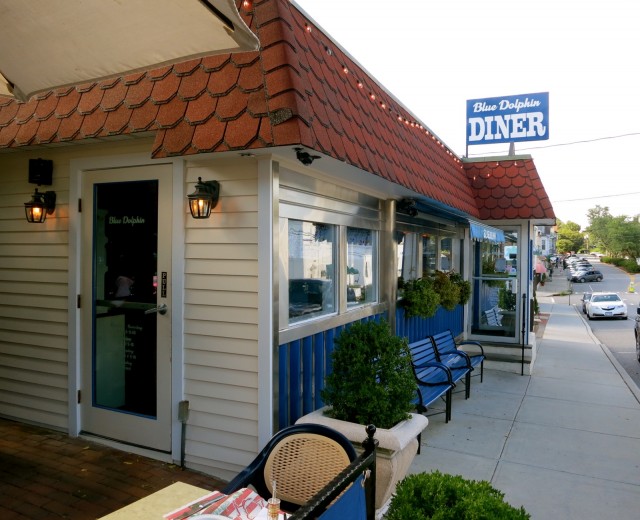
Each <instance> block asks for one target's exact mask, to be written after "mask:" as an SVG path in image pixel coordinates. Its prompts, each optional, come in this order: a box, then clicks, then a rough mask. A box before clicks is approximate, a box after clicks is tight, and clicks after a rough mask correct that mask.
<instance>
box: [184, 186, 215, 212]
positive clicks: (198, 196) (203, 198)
mask: <svg viewBox="0 0 640 520" xmlns="http://www.w3.org/2000/svg"><path fill="white" fill-rule="evenodd" d="M219 195H220V183H219V182H218V181H203V180H202V177H198V182H197V184H196V191H194V192H193V193H191V194H190V195H187V199H189V209H190V210H191V216H192V217H193V218H209V215H211V210H212V209H213V208H215V207H216V204H218V197H219Z"/></svg>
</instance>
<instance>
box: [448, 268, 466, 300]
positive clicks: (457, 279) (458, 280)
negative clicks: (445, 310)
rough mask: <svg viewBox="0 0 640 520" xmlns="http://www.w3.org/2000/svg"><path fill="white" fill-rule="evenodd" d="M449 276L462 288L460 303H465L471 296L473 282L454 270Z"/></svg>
mask: <svg viewBox="0 0 640 520" xmlns="http://www.w3.org/2000/svg"><path fill="white" fill-rule="evenodd" d="M449 278H450V279H451V281H452V282H453V283H455V284H456V285H457V286H458V288H459V289H460V300H459V301H458V303H459V304H460V305H464V304H465V303H467V302H468V301H469V298H471V282H470V281H469V280H465V279H463V278H462V275H461V274H459V273H454V272H451V273H450V274H449Z"/></svg>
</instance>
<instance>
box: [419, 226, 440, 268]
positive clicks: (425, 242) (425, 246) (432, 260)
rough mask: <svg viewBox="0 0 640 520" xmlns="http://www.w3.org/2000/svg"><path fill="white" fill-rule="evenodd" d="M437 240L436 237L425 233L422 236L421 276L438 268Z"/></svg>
mask: <svg viewBox="0 0 640 520" xmlns="http://www.w3.org/2000/svg"><path fill="white" fill-rule="evenodd" d="M437 255H438V242H437V240H436V237H434V236H429V235H425V236H423V237H422V276H423V277H425V276H428V275H429V274H433V273H434V272H435V271H436V269H437V268H438V264H437V263H436V262H437V258H438V257H437Z"/></svg>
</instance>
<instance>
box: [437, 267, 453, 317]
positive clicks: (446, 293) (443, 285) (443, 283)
mask: <svg viewBox="0 0 640 520" xmlns="http://www.w3.org/2000/svg"><path fill="white" fill-rule="evenodd" d="M433 288H434V289H435V290H436V292H437V293H438V294H439V296H440V305H442V307H444V308H445V309H447V310H448V311H452V310H453V309H455V308H456V306H457V305H458V303H459V302H460V287H459V286H458V284H456V283H455V282H454V281H453V280H452V279H451V276H450V275H449V274H448V273H445V272H443V271H436V273H435V275H434V277H433Z"/></svg>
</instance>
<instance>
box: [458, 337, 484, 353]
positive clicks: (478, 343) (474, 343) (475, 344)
mask: <svg viewBox="0 0 640 520" xmlns="http://www.w3.org/2000/svg"><path fill="white" fill-rule="evenodd" d="M456 345H457V346H458V347H459V346H461V345H472V346H474V347H478V348H479V349H480V352H481V354H482V355H483V356H484V348H482V343H480V342H479V341H473V340H470V339H466V340H464V341H461V342H460V343H457V344H456Z"/></svg>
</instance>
